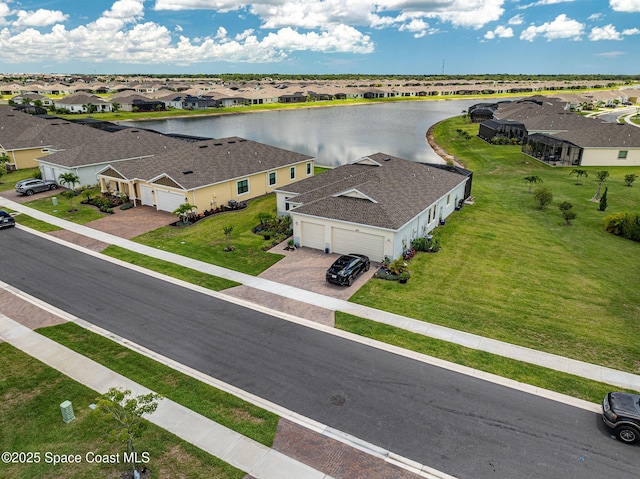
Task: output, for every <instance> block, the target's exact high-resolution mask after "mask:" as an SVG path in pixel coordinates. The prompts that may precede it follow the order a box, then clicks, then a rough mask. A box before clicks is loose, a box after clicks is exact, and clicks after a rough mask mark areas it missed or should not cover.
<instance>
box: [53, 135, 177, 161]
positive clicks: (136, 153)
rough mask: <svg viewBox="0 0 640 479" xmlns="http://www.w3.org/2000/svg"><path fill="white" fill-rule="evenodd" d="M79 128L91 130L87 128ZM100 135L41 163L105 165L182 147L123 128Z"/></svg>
mask: <svg viewBox="0 0 640 479" xmlns="http://www.w3.org/2000/svg"><path fill="white" fill-rule="evenodd" d="M82 128H84V129H88V130H95V128H89V127H82ZM95 131H99V130H95ZM101 133H104V134H103V135H101V136H99V137H97V138H93V139H85V141H84V142H83V143H82V144H80V145H76V146H74V147H71V148H68V149H67V150H65V151H61V152H58V153H54V154H52V155H49V156H47V157H45V158H42V160H44V161H46V162H48V163H53V164H56V165H61V166H66V167H75V166H86V165H95V164H101V163H104V164H107V163H113V162H117V161H121V160H129V159H131V158H140V157H145V156H150V155H154V154H158V153H164V152H165V151H167V150H174V149H177V148H178V147H180V146H182V145H183V144H184V142H182V141H180V140H176V139H175V138H171V137H168V136H165V135H162V134H160V133H155V132H151V131H146V130H138V129H136V128H126V129H124V130H120V131H117V132H115V133H105V132H101Z"/></svg>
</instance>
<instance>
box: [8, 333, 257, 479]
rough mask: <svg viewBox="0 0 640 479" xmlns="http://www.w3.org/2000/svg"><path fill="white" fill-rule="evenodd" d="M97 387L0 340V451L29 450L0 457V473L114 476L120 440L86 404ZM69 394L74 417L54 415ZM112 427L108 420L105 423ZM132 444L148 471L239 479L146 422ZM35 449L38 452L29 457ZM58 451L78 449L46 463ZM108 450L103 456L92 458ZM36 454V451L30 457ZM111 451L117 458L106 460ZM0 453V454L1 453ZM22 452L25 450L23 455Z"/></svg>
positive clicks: (28, 478) (80, 478) (27, 477)
mask: <svg viewBox="0 0 640 479" xmlns="http://www.w3.org/2000/svg"><path fill="white" fill-rule="evenodd" d="M98 396H99V395H98V393H97V392H96V391H93V390H91V389H89V388H87V387H85V386H83V385H82V384H80V383H77V382H76V381H74V380H72V379H71V378H69V377H67V376H65V375H63V374H62V373H60V372H59V371H57V370H55V369H53V368H50V367H49V366H47V365H45V364H43V363H41V362H40V361H38V360H36V359H34V358H32V357H31V356H29V355H27V354H25V353H23V352H22V351H20V350H18V349H16V348H14V347H13V346H11V345H10V344H8V343H1V344H0V398H2V401H0V431H2V434H0V450H1V451H3V452H4V451H6V452H10V453H12V452H13V453H20V452H23V453H33V455H32V456H31V458H32V462H30V463H25V462H24V461H20V460H19V459H20V457H19V456H17V455H16V460H17V461H16V462H11V461H9V462H8V463H7V462H5V461H4V460H3V463H0V476H2V477H7V478H8V477H11V478H15V479H35V478H51V477H73V478H75V479H92V478H95V477H111V478H116V477H120V476H121V474H122V473H123V472H124V471H125V470H127V469H128V467H127V464H124V463H123V452H124V451H126V445H124V444H122V443H112V442H109V440H108V438H107V434H106V431H107V430H108V429H109V427H108V426H107V425H105V424H104V423H103V422H101V420H100V419H99V418H98V417H97V416H96V415H94V414H91V410H90V408H89V405H90V404H92V403H95V399H96V398H97V397H98ZM66 400H70V401H71V402H72V404H73V409H74V413H75V416H76V419H75V420H74V421H72V422H71V423H69V424H65V423H64V422H63V421H62V416H61V412H60V404H61V403H62V402H64V401H66ZM112 427H113V426H111V428H112ZM135 445H136V450H137V451H139V452H140V453H142V452H147V453H148V454H149V462H148V463H147V464H146V466H147V467H148V468H149V470H150V471H151V472H152V477H189V478H202V479H208V478H211V477H215V478H218V479H241V478H242V477H244V476H245V473H244V472H243V471H240V470H238V469H236V468H234V467H232V466H230V465H229V464H227V463H225V462H223V461H221V460H220V459H218V458H216V457H214V456H211V455H210V454H208V453H206V452H204V451H202V450H200V449H198V448H197V447H195V446H193V445H191V444H189V443H188V442H185V441H183V440H182V439H180V438H178V437H177V436H175V435H173V434H171V433H169V432H167V431H165V430H164V429H162V428H160V427H158V426H155V425H154V424H148V427H147V428H146V429H145V431H144V433H143V435H142V436H141V437H140V438H139V439H137V440H136V443H135ZM35 453H38V456H35ZM56 455H57V456H58V459H59V460H61V459H62V457H63V456H64V457H69V455H72V456H74V457H75V456H79V458H80V460H79V461H78V462H74V463H71V464H64V463H58V464H57V465H56V464H53V462H54V460H55V459H56ZM103 455H109V458H110V460H109V461H103V462H99V461H96V460H95V459H94V458H96V457H104V456H103ZM36 457H39V459H38V460H37V461H38V462H36V459H35V458H36ZM115 457H117V458H118V459H119V462H114V461H113V459H114V458H115ZM3 458H4V456H3ZM24 458H25V459H26V456H25V457H24Z"/></svg>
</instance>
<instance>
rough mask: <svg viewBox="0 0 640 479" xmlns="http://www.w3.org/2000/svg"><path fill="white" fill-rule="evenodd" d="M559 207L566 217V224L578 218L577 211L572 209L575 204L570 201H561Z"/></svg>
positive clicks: (563, 216)
mask: <svg viewBox="0 0 640 479" xmlns="http://www.w3.org/2000/svg"><path fill="white" fill-rule="evenodd" d="M559 208H560V214H561V215H562V218H564V222H565V224H566V225H570V224H571V221H572V220H574V219H576V213H575V212H574V211H571V208H573V205H572V204H571V203H569V202H568V201H563V202H562V203H560V206H559Z"/></svg>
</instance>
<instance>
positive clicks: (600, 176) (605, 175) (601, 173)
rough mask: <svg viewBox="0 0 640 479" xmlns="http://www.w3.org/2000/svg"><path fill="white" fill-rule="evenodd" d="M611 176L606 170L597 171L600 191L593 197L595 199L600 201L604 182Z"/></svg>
mask: <svg viewBox="0 0 640 479" xmlns="http://www.w3.org/2000/svg"><path fill="white" fill-rule="evenodd" d="M607 178H609V172H608V171H606V170H601V171H596V181H597V182H598V192H597V193H596V196H594V197H593V199H594V201H598V200H599V199H600V190H601V189H602V183H604V182H605V181H607Z"/></svg>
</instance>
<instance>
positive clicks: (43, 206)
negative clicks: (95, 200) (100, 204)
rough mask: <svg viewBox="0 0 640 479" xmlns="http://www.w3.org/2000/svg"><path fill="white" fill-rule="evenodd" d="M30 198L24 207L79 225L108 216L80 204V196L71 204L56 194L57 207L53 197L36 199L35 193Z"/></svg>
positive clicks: (81, 199)
mask: <svg viewBox="0 0 640 479" xmlns="http://www.w3.org/2000/svg"><path fill="white" fill-rule="evenodd" d="M31 198H33V199H31V200H29V201H28V202H26V203H24V205H25V206H28V207H30V208H33V209H35V210H38V211H42V212H43V213H47V214H49V215H51V216H55V217H57V218H61V219H63V220H67V221H71V222H73V223H78V224H81V225H83V224H85V223H89V222H90V221H95V220H99V219H100V218H104V217H105V215H107V214H108V213H101V212H100V211H99V210H98V208H96V207H95V206H91V205H83V204H80V202H81V201H83V200H84V199H85V198H84V197H82V196H80V195H78V196H76V197H75V198H74V199H73V203H69V200H68V199H66V198H64V197H63V196H62V195H60V194H58V195H56V196H55V198H56V199H57V202H58V204H57V205H55V204H54V202H53V197H47V198H38V194H37V193H36V194H35V195H34V196H32V197H31Z"/></svg>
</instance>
